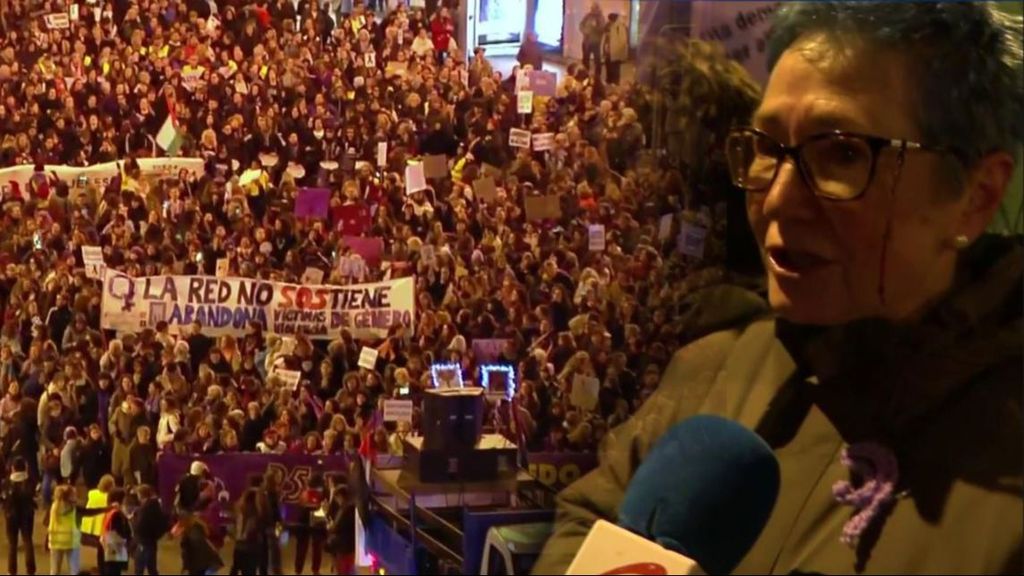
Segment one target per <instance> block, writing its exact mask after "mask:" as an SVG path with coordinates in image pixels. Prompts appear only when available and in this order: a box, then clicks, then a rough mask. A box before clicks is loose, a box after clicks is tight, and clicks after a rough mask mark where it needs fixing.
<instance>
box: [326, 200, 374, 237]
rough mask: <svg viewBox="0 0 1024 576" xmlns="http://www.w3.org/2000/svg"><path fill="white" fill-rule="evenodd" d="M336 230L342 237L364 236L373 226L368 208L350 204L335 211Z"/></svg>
mask: <svg viewBox="0 0 1024 576" xmlns="http://www.w3.org/2000/svg"><path fill="white" fill-rule="evenodd" d="M333 217H334V221H335V222H336V225H335V228H336V229H337V230H338V232H339V233H341V235H342V236H363V235H365V234H366V232H367V231H369V229H370V227H371V226H372V218H371V217H370V210H369V208H367V207H366V206H360V205H355V204H349V205H347V206H337V207H335V208H334V210H333Z"/></svg>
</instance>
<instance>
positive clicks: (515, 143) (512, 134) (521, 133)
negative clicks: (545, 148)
mask: <svg viewBox="0 0 1024 576" xmlns="http://www.w3.org/2000/svg"><path fill="white" fill-rule="evenodd" d="M508 145H509V146H511V147H513V148H529V147H530V132H529V131H528V130H520V129H519V128H513V129H511V130H509V131H508Z"/></svg>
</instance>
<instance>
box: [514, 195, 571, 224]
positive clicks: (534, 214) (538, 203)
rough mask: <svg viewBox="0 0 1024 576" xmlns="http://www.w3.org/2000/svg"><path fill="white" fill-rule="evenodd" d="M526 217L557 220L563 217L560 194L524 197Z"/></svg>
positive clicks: (529, 218) (528, 218)
mask: <svg viewBox="0 0 1024 576" xmlns="http://www.w3.org/2000/svg"><path fill="white" fill-rule="evenodd" d="M523 208H524V209H525V210H526V219H527V220H530V221H537V220H556V219H558V218H561V217H562V205H561V202H560V201H559V199H558V196H527V197H526V198H524V199H523Z"/></svg>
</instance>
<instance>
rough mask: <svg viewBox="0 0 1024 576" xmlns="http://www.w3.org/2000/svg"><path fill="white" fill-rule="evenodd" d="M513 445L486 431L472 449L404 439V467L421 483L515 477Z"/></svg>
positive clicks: (514, 451)
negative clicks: (434, 447)
mask: <svg viewBox="0 0 1024 576" xmlns="http://www.w3.org/2000/svg"><path fill="white" fill-rule="evenodd" d="M517 456H518V450H517V449H516V445H515V444H513V443H511V442H509V441H508V440H507V439H506V438H504V437H503V436H501V435H499V434H485V435H484V436H482V437H481V438H480V442H479V444H478V445H477V446H476V448H475V449H472V450H464V449H459V450H427V449H425V448H424V443H423V438H406V439H405V471H406V472H407V473H409V474H411V475H412V477H414V478H416V480H418V481H419V482H421V483H424V484H436V483H467V482H495V481H512V482H514V481H515V478H516V473H517V472H518V470H519V468H518V463H517V460H516V458H517Z"/></svg>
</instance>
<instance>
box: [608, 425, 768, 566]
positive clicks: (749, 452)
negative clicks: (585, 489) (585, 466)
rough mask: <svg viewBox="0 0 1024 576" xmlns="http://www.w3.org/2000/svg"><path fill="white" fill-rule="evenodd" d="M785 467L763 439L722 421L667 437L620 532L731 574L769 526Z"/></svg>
mask: <svg viewBox="0 0 1024 576" xmlns="http://www.w3.org/2000/svg"><path fill="white" fill-rule="evenodd" d="M778 494H779V464H778V461H777V460H776V459H775V455H774V454H773V453H772V450H771V448H770V447H769V446H768V445H767V444H766V443H765V442H764V440H762V439H761V437H759V436H758V435H757V434H755V433H753V432H751V431H750V430H748V429H746V428H744V427H743V426H741V425H739V424H737V423H735V422H733V421H731V420H726V419H724V418H720V417H717V416H695V417H693V418H689V419H687V420H684V421H683V422H680V423H679V424H677V425H675V426H673V427H672V428H670V429H669V430H668V432H666V433H665V434H664V435H663V436H662V437H661V438H660V439H659V440H658V441H657V442H656V443H655V445H654V448H653V449H651V452H650V453H649V454H648V455H647V457H646V458H645V460H644V462H643V463H642V464H641V465H640V467H639V468H638V469H637V471H636V473H635V474H634V475H633V478H632V480H630V483H629V487H628V489H627V490H626V495H625V498H624V499H623V501H622V505H621V507H620V508H619V525H620V526H622V527H623V528H626V529H628V530H631V531H633V532H635V533H637V534H639V535H641V536H643V537H645V538H647V539H648V540H652V541H654V542H658V543H659V544H661V545H662V546H663V547H665V548H667V549H670V550H673V551H675V552H678V553H680V554H683V555H685V556H687V557H689V558H691V559H692V560H694V561H695V562H697V563H698V564H699V565H700V566H701V568H702V569H703V570H704V571H706V572H707V573H708V574H728V573H730V572H732V571H733V569H735V568H736V566H737V565H738V564H739V563H740V561H741V560H743V557H744V556H745V555H746V554H747V552H748V551H749V550H750V548H751V547H752V546H753V545H754V542H755V541H756V540H757V538H758V536H759V535H760V533H761V530H762V529H763V528H764V525H765V524H766V523H767V522H768V518H769V516H770V515H771V512H772V508H774V506H775V499H776V498H777V497H778Z"/></svg>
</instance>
